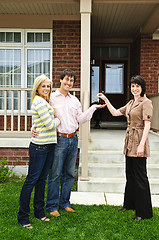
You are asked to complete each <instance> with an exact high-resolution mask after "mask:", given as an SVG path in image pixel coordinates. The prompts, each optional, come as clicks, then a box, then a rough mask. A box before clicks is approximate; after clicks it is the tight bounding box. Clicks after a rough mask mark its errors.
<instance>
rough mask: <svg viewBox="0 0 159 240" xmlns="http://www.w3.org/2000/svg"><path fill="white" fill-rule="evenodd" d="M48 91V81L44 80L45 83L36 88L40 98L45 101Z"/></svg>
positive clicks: (49, 87) (49, 86)
mask: <svg viewBox="0 0 159 240" xmlns="http://www.w3.org/2000/svg"><path fill="white" fill-rule="evenodd" d="M50 89H51V85H50V81H49V80H48V79H46V80H45V81H43V82H42V83H41V84H40V86H39V87H38V89H37V91H38V94H39V96H40V97H42V98H44V99H45V100H47V97H48V95H49V93H50Z"/></svg>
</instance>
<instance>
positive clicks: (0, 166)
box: [0, 159, 13, 183]
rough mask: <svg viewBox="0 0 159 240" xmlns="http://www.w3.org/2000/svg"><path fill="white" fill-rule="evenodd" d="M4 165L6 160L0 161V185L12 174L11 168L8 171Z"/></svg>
mask: <svg viewBox="0 0 159 240" xmlns="http://www.w3.org/2000/svg"><path fill="white" fill-rule="evenodd" d="M6 164H7V160H6V159H2V160H0V183H3V182H5V181H6V180H7V179H8V178H9V176H10V175H11V174H12V172H13V168H12V169H10V168H9V167H8V166H7V165H6Z"/></svg>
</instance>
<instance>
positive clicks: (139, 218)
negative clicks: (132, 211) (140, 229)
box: [133, 216, 143, 222]
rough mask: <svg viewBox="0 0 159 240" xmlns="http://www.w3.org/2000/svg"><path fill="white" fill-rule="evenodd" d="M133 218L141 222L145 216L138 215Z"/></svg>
mask: <svg viewBox="0 0 159 240" xmlns="http://www.w3.org/2000/svg"><path fill="white" fill-rule="evenodd" d="M133 220H135V221H137V222H139V221H141V220H143V218H142V217H138V216H136V217H134V218H133Z"/></svg>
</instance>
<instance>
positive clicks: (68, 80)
mask: <svg viewBox="0 0 159 240" xmlns="http://www.w3.org/2000/svg"><path fill="white" fill-rule="evenodd" d="M60 83H61V86H60V92H61V93H63V94H64V95H65V94H67V93H68V92H69V90H70V89H71V88H72V87H73V83H74V76H72V77H71V76H68V75H66V76H65V77H64V78H63V79H60Z"/></svg>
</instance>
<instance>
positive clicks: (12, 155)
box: [0, 148, 29, 166]
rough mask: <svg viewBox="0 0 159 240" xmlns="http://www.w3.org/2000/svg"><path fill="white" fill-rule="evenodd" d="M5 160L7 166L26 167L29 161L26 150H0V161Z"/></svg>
mask: <svg viewBox="0 0 159 240" xmlns="http://www.w3.org/2000/svg"><path fill="white" fill-rule="evenodd" d="M2 159H6V160H7V161H8V165H11V166H13V165H16V162H17V161H18V165H27V164H28V160H29V150H28V148H0V160H2Z"/></svg>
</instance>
